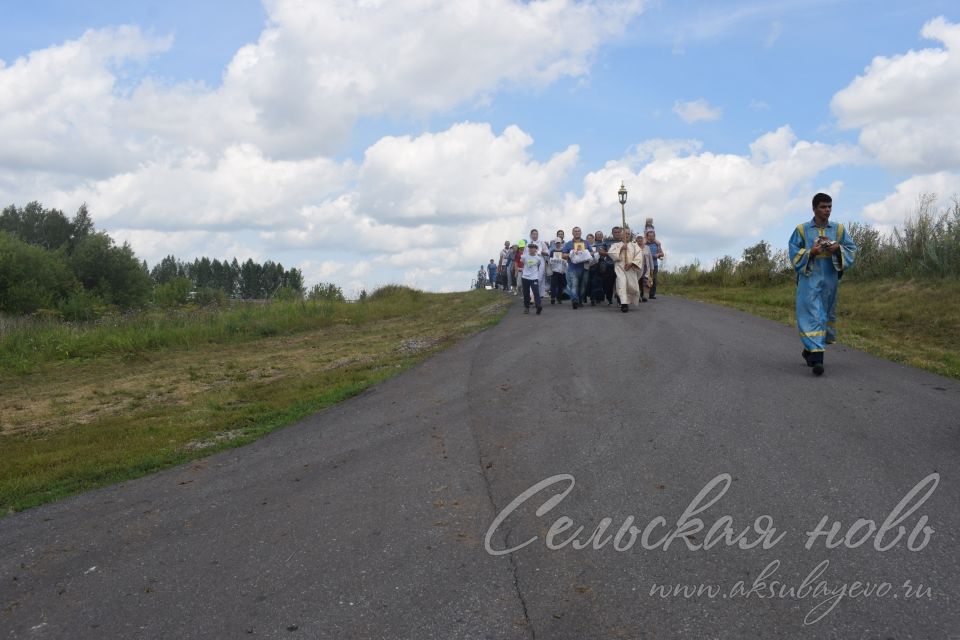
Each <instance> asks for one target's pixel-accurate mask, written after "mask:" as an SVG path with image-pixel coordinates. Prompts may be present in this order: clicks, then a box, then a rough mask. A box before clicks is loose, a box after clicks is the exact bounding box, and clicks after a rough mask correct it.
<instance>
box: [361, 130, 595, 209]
mask: <svg viewBox="0 0 960 640" xmlns="http://www.w3.org/2000/svg"><path fill="white" fill-rule="evenodd" d="M532 143H533V139H532V138H531V137H530V136H529V135H528V134H526V133H524V132H523V131H522V130H520V128H519V127H516V126H510V127H507V128H506V129H505V130H504V131H503V133H502V134H500V135H495V134H494V133H493V131H492V130H491V128H490V125H489V124H478V123H462V124H457V125H454V126H452V127H451V128H449V129H447V130H446V131H443V132H441V133H437V134H430V133H427V134H424V135H421V136H418V137H416V138H411V137H409V136H404V137H386V138H382V139H381V140H380V141H378V142H377V143H376V144H374V145H373V146H371V147H370V148H369V149H367V151H366V153H365V154H364V160H363V164H362V166H361V167H360V179H359V188H358V193H359V202H358V206H359V209H360V210H361V211H362V212H363V213H365V214H367V215H370V216H372V217H375V218H376V219H377V220H379V221H381V222H386V221H389V222H393V223H394V224H398V225H416V224H423V223H427V222H433V223H439V224H445V225H449V224H455V223H458V222H462V221H467V220H476V221H481V220H485V219H489V218H490V217H491V216H498V217H503V216H518V215H523V214H526V213H532V212H535V211H537V210H538V209H541V208H542V207H543V204H544V203H545V202H549V201H550V200H552V199H553V198H554V197H555V194H556V192H557V190H558V188H559V184H560V182H561V181H562V180H563V178H564V177H565V176H566V174H567V172H568V171H569V170H570V169H571V168H572V167H573V166H574V165H575V164H576V161H577V153H578V147H577V146H575V145H573V146H570V147H568V148H567V149H566V150H564V151H562V152H560V153H557V154H555V155H554V156H553V157H551V158H550V160H549V161H547V162H545V163H539V162H536V161H534V160H532V159H531V158H530V157H529V155H528V153H527V148H528V147H529V146H530V145H531V144H532Z"/></svg>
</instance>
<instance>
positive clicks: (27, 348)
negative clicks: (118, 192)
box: [0, 285, 425, 373]
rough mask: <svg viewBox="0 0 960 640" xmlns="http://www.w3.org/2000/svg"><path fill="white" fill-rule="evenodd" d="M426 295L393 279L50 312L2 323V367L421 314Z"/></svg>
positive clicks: (20, 369)
mask: <svg viewBox="0 0 960 640" xmlns="http://www.w3.org/2000/svg"><path fill="white" fill-rule="evenodd" d="M423 295H425V294H423V293H422V292H419V291H415V290H413V289H410V288H408V287H400V286H396V285H390V286H387V287H383V288H381V289H378V290H377V291H374V292H373V293H372V294H371V295H370V296H369V297H368V299H367V300H365V301H364V302H362V303H347V302H329V301H296V302H284V301H274V302H270V303H267V304H264V303H245V302H240V303H238V304H237V305H236V306H234V307H231V308H227V309H220V308H216V307H207V308H200V307H185V308H180V309H174V310H160V309H153V310H148V311H143V312H139V313H132V314H126V315H109V316H104V317H102V318H100V319H99V320H97V321H94V322H63V321H60V320H57V319H50V318H32V319H29V320H25V319H17V320H9V319H8V320H5V321H4V322H3V323H0V328H2V333H0V373H3V372H7V373H26V372H29V371H32V370H34V369H36V368H37V367H38V366H40V365H42V364H44V363H48V362H52V361H57V360H70V359H74V358H93V357H98V356H105V355H106V356H117V357H124V358H130V357H136V356H138V355H142V354H144V353H146V352H150V351H157V350H160V349H165V348H191V347H196V346H200V345H205V344H216V343H234V342H245V341H249V340H256V339H259V338H263V337H268V336H274V335H286V334H292V333H297V332H300V331H307V330H311V329H317V328H322V327H327V326H331V325H335V324H362V323H369V322H375V321H379V320H388V319H391V318H397V317H400V316H405V315H410V314H417V313H418V312H419V311H420V310H421V305H420V304H418V301H419V300H420V298H421V297H422V296H423Z"/></svg>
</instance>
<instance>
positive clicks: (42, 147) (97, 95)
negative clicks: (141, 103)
mask: <svg viewBox="0 0 960 640" xmlns="http://www.w3.org/2000/svg"><path fill="white" fill-rule="evenodd" d="M171 43H172V41H171V39H170V38H151V37H147V36H144V35H143V34H142V33H141V32H140V31H139V29H137V28H135V27H120V28H117V29H104V30H100V31H92V30H91V31H87V32H86V33H84V34H83V35H82V36H81V37H80V38H79V39H77V40H70V41H68V42H65V43H64V44H62V45H60V46H56V47H50V48H47V49H42V50H39V51H34V52H33V53H31V54H30V55H28V56H25V57H22V58H18V59H17V60H15V61H14V62H13V63H12V64H10V65H6V64H4V63H3V61H0V140H3V144H0V166H3V167H6V168H9V169H17V170H19V171H25V170H31V169H40V170H43V171H44V172H65V173H79V174H83V175H99V176H104V175H109V174H110V173H112V172H114V171H117V170H118V169H121V168H123V167H124V166H128V165H129V164H130V163H131V162H136V161H137V160H138V159H139V158H142V157H143V152H144V147H146V146H149V141H148V140H144V139H139V138H137V137H136V136H129V135H125V133H124V132H123V130H122V129H120V130H118V129H117V126H116V125H117V123H116V121H115V120H114V113H115V110H116V109H117V105H118V104H119V103H122V102H123V100H124V98H123V97H122V96H121V95H120V91H121V90H120V88H119V87H118V80H117V74H116V71H117V69H118V68H119V67H122V66H123V65H124V64H125V63H128V62H130V61H136V60H142V59H143V58H145V57H147V56H149V55H151V54H154V53H158V52H161V51H164V50H166V49H168V48H169V47H170V45H171Z"/></svg>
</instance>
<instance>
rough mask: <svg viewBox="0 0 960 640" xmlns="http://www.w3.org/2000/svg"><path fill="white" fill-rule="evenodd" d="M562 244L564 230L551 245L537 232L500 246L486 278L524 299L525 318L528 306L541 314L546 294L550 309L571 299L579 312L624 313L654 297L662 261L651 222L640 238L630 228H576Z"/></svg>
mask: <svg viewBox="0 0 960 640" xmlns="http://www.w3.org/2000/svg"><path fill="white" fill-rule="evenodd" d="M571 236H572V237H571V238H570V239H566V234H565V233H564V230H563V229H559V230H558V231H557V233H556V236H555V237H554V238H552V239H550V240H542V239H541V238H540V233H539V231H538V230H537V229H531V230H530V234H529V237H528V238H526V239H522V240H519V241H516V242H511V241H510V240H507V241H505V242H504V243H503V250H502V251H501V252H500V258H499V260H498V261H494V260H493V259H491V260H490V263H489V264H488V265H487V270H488V277H489V280H490V282H491V283H493V286H494V288H497V289H499V288H502V289H503V290H505V291H507V292H510V293H513V294H514V295H520V294H521V293H522V295H523V301H524V313H530V309H531V308H532V307H535V308H536V313H537V314H540V313H541V312H542V311H543V300H544V299H546V297H547V295H548V294H549V297H550V304H563V301H564V299H569V300H570V303H571V307H572V308H573V309H578V308H580V307H583V306H585V305H586V304H587V302H588V301H589V303H590V305H591V306H596V305H598V304H601V303H602V302H603V301H604V300H606V302H607V305H613V303H614V299H616V301H617V304H618V305H619V306H620V310H621V311H623V312H624V313H626V312H627V311H629V310H630V305H636V304H639V303H641V302H646V301H647V300H656V298H657V274H658V273H659V271H660V262H661V261H662V260H663V257H664V254H663V247H662V245H661V244H660V241H659V240H657V234H656V230H655V229H654V227H653V220H652V219H651V218H647V221H646V228H645V229H644V233H643V234H636V235H634V234H633V233H632V232H631V230H630V228H629V227H627V228H622V227H619V226H615V227H613V229H611V230H610V235H609V236H605V235H604V234H603V231H595V232H594V233H588V234H587V235H586V236H584V235H583V231H582V230H581V228H580V227H574V228H573V229H572V230H571Z"/></svg>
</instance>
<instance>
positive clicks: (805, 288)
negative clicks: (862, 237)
mask: <svg viewBox="0 0 960 640" xmlns="http://www.w3.org/2000/svg"><path fill="white" fill-rule="evenodd" d="M832 212H833V199H832V198H831V197H830V196H828V195H827V194H825V193H818V194H817V195H815V196H813V220H810V221H808V222H803V223H801V224H798V225H797V228H796V229H795V230H794V232H793V235H791V236H790V262H791V263H792V264H793V269H794V271H796V273H797V300H796V311H797V328H798V329H799V330H800V341H801V342H802V343H803V352H802V355H803V359H804V360H805V361H806V362H807V366H809V367H812V368H813V374H814V375H816V376H819V375H822V374H823V371H824V367H823V356H824V352H825V351H826V346H827V345H828V344H832V343H834V342H836V341H837V328H836V320H837V311H836V308H837V283H838V282H839V281H840V276H841V275H842V274H843V272H844V271H845V270H846V269H849V268H850V267H851V266H853V262H854V260H855V258H856V254H857V245H856V244H855V243H854V241H853V239H852V238H851V237H850V234H848V233H846V231H845V230H844V228H843V225H842V224H839V223H836V222H830V214H831V213H832Z"/></svg>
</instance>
